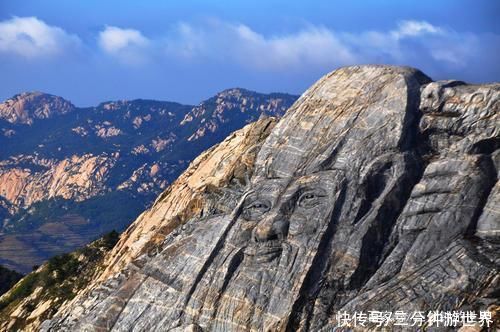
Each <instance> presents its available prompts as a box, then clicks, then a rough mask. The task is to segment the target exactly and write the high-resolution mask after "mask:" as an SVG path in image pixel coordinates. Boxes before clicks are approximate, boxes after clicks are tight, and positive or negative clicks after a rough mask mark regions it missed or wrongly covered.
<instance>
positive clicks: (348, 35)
mask: <svg viewBox="0 0 500 332" xmlns="http://www.w3.org/2000/svg"><path fill="white" fill-rule="evenodd" d="M144 19H145V18H144V17H139V18H138V21H137V22H135V25H134V21H131V20H125V21H123V22H117V21H114V22H113V23H112V24H107V25H106V23H100V22H101V21H103V20H101V19H100V20H99V23H98V24H96V25H92V24H90V23H88V24H89V25H88V26H87V25H86V24H87V23H86V22H85V21H83V22H79V24H80V27H79V28H78V29H76V30H75V29H74V28H72V26H71V25H70V24H69V23H68V22H65V21H64V20H61V21H57V22H56V21H49V20H47V19H45V20H42V19H40V18H39V17H35V16H25V17H21V16H12V17H10V18H7V19H4V20H3V21H1V20H0V70H1V71H2V73H3V75H4V77H6V79H5V80H3V83H0V99H6V98H9V97H11V96H12V95H14V94H16V93H19V92H22V91H30V90H38V91H44V92H48V93H52V94H55V95H60V96H64V97H66V98H68V99H70V100H72V101H73V102H74V103H76V104H78V105H81V106H84V105H87V106H90V105H93V104H95V103H98V102H101V101H102V100H113V99H133V98H150V99H162V100H175V101H179V102H183V103H197V102H199V101H200V100H203V99H205V98H207V97H209V96H211V95H213V94H215V93H217V92H218V91H221V90H223V89H226V88H229V87H244V88H248V89H252V90H256V91H261V92H275V91H279V92H289V93H293V94H300V93H302V92H303V91H304V90H305V89H306V88H307V87H308V86H309V85H310V84H312V83H313V82H314V81H316V80H317V79H318V78H319V77H320V76H322V75H324V74H325V73H327V72H329V71H331V70H333V69H335V68H337V67H340V66H347V65H352V64H369V63H384V64H394V65H409V66H412V67H416V68H419V69H421V70H423V71H424V72H425V73H427V74H429V75H431V77H432V78H434V79H448V78H455V79H460V80H465V81H469V82H486V81H498V78H499V77H500V63H499V62H498V60H497V57H498V54H500V34H498V33H494V32H490V31H492V30H491V29H490V30H476V31H473V32H471V31H468V30H462V31H457V30H454V29H453V28H451V27H450V26H446V25H444V24H443V25H440V24H439V23H436V22H434V21H430V20H422V19H419V20H417V19H414V20H409V19H406V20H399V21H398V20H397V19H395V20H394V22H392V23H391V22H387V24H386V25H383V26H381V25H378V27H376V28H373V29H372V28H371V25H369V24H365V25H364V26H363V27H359V29H357V30H354V29H356V28H355V27H351V29H347V28H346V29H344V30H342V29H340V28H336V29H333V28H332V27H330V26H327V25H324V24H311V23H307V22H306V23H304V21H300V22H299V21H294V22H296V24H295V23H293V24H288V25H287V24H276V25H265V26H264V29H265V30H262V28H263V27H262V26H259V25H258V24H257V23H258V22H257V23H255V22H254V23H252V24H246V23H241V22H238V21H229V20H222V19H220V18H214V17H210V18H207V17H203V18H195V19H189V20H186V19H184V20H176V19H173V20H170V21H165V22H161V23H154V24H151V25H148V26H146V25H144ZM104 22H106V21H105V20H104ZM141 22H142V23H141ZM297 22H298V23H297ZM82 25H83V26H82Z"/></svg>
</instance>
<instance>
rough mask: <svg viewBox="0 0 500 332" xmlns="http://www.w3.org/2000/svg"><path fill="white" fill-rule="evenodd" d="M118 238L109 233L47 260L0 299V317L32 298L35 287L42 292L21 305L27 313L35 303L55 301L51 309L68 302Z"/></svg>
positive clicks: (5, 315)
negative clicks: (81, 246)
mask: <svg viewBox="0 0 500 332" xmlns="http://www.w3.org/2000/svg"><path fill="white" fill-rule="evenodd" d="M118 238H119V234H118V232H116V231H115V230H113V231H111V232H109V233H107V234H105V235H104V236H103V237H102V238H100V239H98V240H96V241H94V242H93V243H91V244H89V245H87V246H85V247H84V248H81V249H78V250H76V251H74V252H72V253H69V254H62V255H57V256H54V257H52V258H50V259H49V260H48V262H47V263H45V264H44V265H42V267H41V268H39V269H38V270H36V271H33V272H31V273H29V274H28V275H26V276H25V277H24V278H23V279H21V281H20V282H19V283H17V284H16V285H15V286H14V288H12V289H11V290H10V291H9V292H7V294H6V295H5V296H4V297H3V298H2V300H0V317H2V316H4V317H5V318H7V317H8V316H9V307H13V306H15V305H17V304H18V303H19V302H20V301H22V300H24V299H26V298H27V297H29V296H30V295H32V294H33V292H34V290H35V289H36V288H37V287H42V289H43V290H42V292H41V294H39V295H38V296H37V298H36V299H31V300H30V301H29V302H27V303H26V304H25V305H24V309H25V310H26V311H28V312H31V311H33V310H34V309H35V308H36V302H41V301H45V300H48V299H52V300H54V301H55V303H54V304H53V308H56V307H58V306H59V305H61V304H62V303H63V302H65V301H66V300H70V299H72V298H73V297H74V296H75V294H76V292H77V291H78V290H80V289H82V288H84V287H85V286H86V285H87V284H88V283H89V282H90V281H91V280H92V277H93V276H94V275H95V273H96V272H97V271H98V268H99V266H100V265H101V263H102V260H103V258H104V255H105V253H106V252H108V251H109V250H111V249H112V248H113V247H114V245H115V244H116V242H118ZM0 271H1V270H0ZM35 300H36V301H35ZM34 301H35V302H34ZM0 321H1V319H0Z"/></svg>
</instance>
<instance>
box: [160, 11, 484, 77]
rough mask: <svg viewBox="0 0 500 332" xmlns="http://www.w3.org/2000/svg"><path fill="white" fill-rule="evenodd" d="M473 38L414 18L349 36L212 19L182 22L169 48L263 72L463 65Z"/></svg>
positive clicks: (174, 52) (188, 55)
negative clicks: (270, 30)
mask: <svg viewBox="0 0 500 332" xmlns="http://www.w3.org/2000/svg"><path fill="white" fill-rule="evenodd" d="M473 37H474V36H472V35H470V34H458V33H456V32H454V31H451V30H448V29H445V28H443V27H440V26H436V25H432V24H431V23H429V22H426V21H415V20H408V21H401V22H399V23H398V25H397V28H395V29H392V30H388V31H362V32H358V33H350V32H342V31H334V30H331V29H327V28H325V27H322V26H308V27H306V28H305V29H302V30H300V31H297V32H294V33H289V34H283V35H264V34H261V33H258V32H256V31H255V30H253V29H252V28H251V27H249V26H247V25H244V24H233V23H227V22H222V21H218V20H211V21H209V22H203V23H198V24H189V23H185V22H184V23H181V24H178V26H177V27H176V29H175V31H174V32H173V33H172V34H171V35H170V36H169V38H168V39H167V43H168V45H167V47H166V49H167V54H168V55H169V56H176V57H180V58H184V59H191V60H193V59H195V60H196V59H204V60H206V59H211V60H212V61H220V62H226V63H227V62H228V61H229V62H232V63H238V64H240V65H243V66H246V67H251V68H256V69H265V70H282V69H292V70H293V69H296V68H298V67H301V68H305V67H309V68H310V67H311V66H318V67H325V68H333V67H336V66H342V65H349V64H354V63H374V62H383V63H393V64H410V65H414V66H418V65H419V64H420V63H423V62H424V61H429V59H431V61H434V62H437V63H446V64H448V65H452V66H457V67H462V66H465V65H466V63H467V61H468V60H470V59H471V57H472V56H473V55H474V52H473V49H474V48H475V47H476V46H477V38H473Z"/></svg>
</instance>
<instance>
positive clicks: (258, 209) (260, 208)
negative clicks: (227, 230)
mask: <svg viewBox="0 0 500 332" xmlns="http://www.w3.org/2000/svg"><path fill="white" fill-rule="evenodd" d="M270 208H271V204H269V202H266V201H260V200H258V201H253V202H249V203H248V204H246V205H245V207H244V208H243V217H245V218H246V219H255V218H258V217H260V216H262V215H263V214H264V213H266V212H267V211H269V209H270Z"/></svg>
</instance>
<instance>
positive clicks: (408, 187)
mask: <svg viewBox="0 0 500 332" xmlns="http://www.w3.org/2000/svg"><path fill="white" fill-rule="evenodd" d="M499 97H500V84H488V85H486V84H485V85H467V84H465V83H463V82H459V81H438V82H433V81H432V80H431V79H430V78H429V77H427V76H426V75H425V74H423V73H421V72H420V71H418V70H415V69H412V68H407V67H391V66H354V67H346V68H341V69H338V70H336V71H334V72H332V73H330V74H328V75H326V76H324V77H323V78H322V79H320V80H319V81H318V82H317V83H316V84H314V85H313V86H312V87H311V88H310V89H309V90H308V91H306V92H305V93H304V94H303V95H302V96H301V98H300V99H299V100H298V101H297V102H296V103H295V104H294V105H293V106H292V107H291V109H289V110H288V112H287V113H286V115H285V116H284V117H283V118H282V119H281V120H280V121H279V122H278V123H277V124H276V126H274V128H273V129H272V130H271V132H270V134H269V135H268V137H267V138H266V139H265V141H264V142H263V143H262V142H261V143H258V141H259V138H261V137H263V135H262V132H265V131H266V130H268V129H269V130H270V127H269V126H268V125H265V126H264V127H263V125H262V123H261V122H258V123H256V124H253V125H252V126H253V127H252V126H250V127H247V128H246V131H245V130H243V131H242V132H239V133H237V134H235V135H233V136H232V138H229V139H228V140H226V142H224V143H222V144H221V145H219V146H218V147H217V148H214V149H212V150H209V151H207V152H206V153H204V154H203V155H202V156H200V157H199V158H198V159H197V160H196V161H195V162H194V164H193V165H192V166H191V168H190V169H188V171H186V172H185V173H184V174H183V175H182V176H181V178H179V180H178V181H177V182H176V183H175V184H174V185H173V186H171V187H170V188H168V189H167V190H166V191H165V192H164V193H163V194H162V195H161V196H160V197H159V198H158V199H157V201H156V203H155V204H154V206H153V207H152V208H151V209H150V210H148V211H146V212H145V213H143V214H142V215H141V217H140V218H139V219H138V220H137V221H136V222H135V223H134V224H133V225H132V226H131V227H130V228H129V230H127V231H126V232H125V233H124V234H123V236H122V238H121V240H120V243H119V245H118V246H117V247H116V250H114V251H113V252H112V255H111V256H110V258H109V260H108V268H107V270H106V271H105V272H104V273H103V274H102V275H101V278H100V279H99V280H98V281H96V282H95V283H94V284H93V285H91V286H89V287H88V288H87V289H86V290H85V291H83V292H82V293H80V294H79V295H78V296H77V297H76V298H75V299H74V300H73V301H72V302H71V303H68V304H67V305H65V306H64V307H63V308H62V309H61V310H60V311H59V312H58V313H57V315H56V316H55V317H54V318H53V319H52V320H49V321H45V322H44V323H43V324H42V330H44V331H57V330H78V331H108V330H111V331H166V330H172V331H191V330H193V331H285V330H299V331H332V330H333V329H334V328H335V327H337V326H338V325H339V322H337V321H336V320H335V319H336V316H335V313H336V312H338V311H339V310H346V311H350V312H353V311H355V310H357V311H360V310H364V311H367V310H390V311H396V310H405V311H411V310H423V311H428V310H449V311H451V310H487V309H489V310H492V311H493V312H495V310H498V305H499V303H498V294H499V290H500V288H499V279H500V273H499V267H500V265H499V262H500V254H499V252H500V250H499V247H500V237H499V236H500V235H499V228H500V227H499V226H500V217H499V210H498V206H499V204H498V203H499V201H500V197H499V190H500V189H499V185H498V171H499V168H500V154H499V131H500V125H499V118H498V113H499ZM261 121H266V120H261ZM252 130H255V131H254V133H257V134H255V136H253V138H251V136H249V135H252ZM238 135H240V136H241V137H238ZM264 136H265V135H264ZM249 137H250V138H251V139H250V138H249ZM249 139H250V141H251V140H253V141H251V142H250V141H249ZM245 140H246V142H247V143H248V142H250V143H252V144H244V143H239V142H243V141H245ZM224 144H225V145H224ZM237 144H242V145H243V146H244V147H245V148H238V145H237ZM248 146H253V147H252V148H251V149H247V147H248ZM233 151H237V152H236V153H233ZM242 151H245V153H242ZM233 154H234V157H232V156H233ZM201 187H203V190H201V189H200V188H201Z"/></svg>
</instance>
